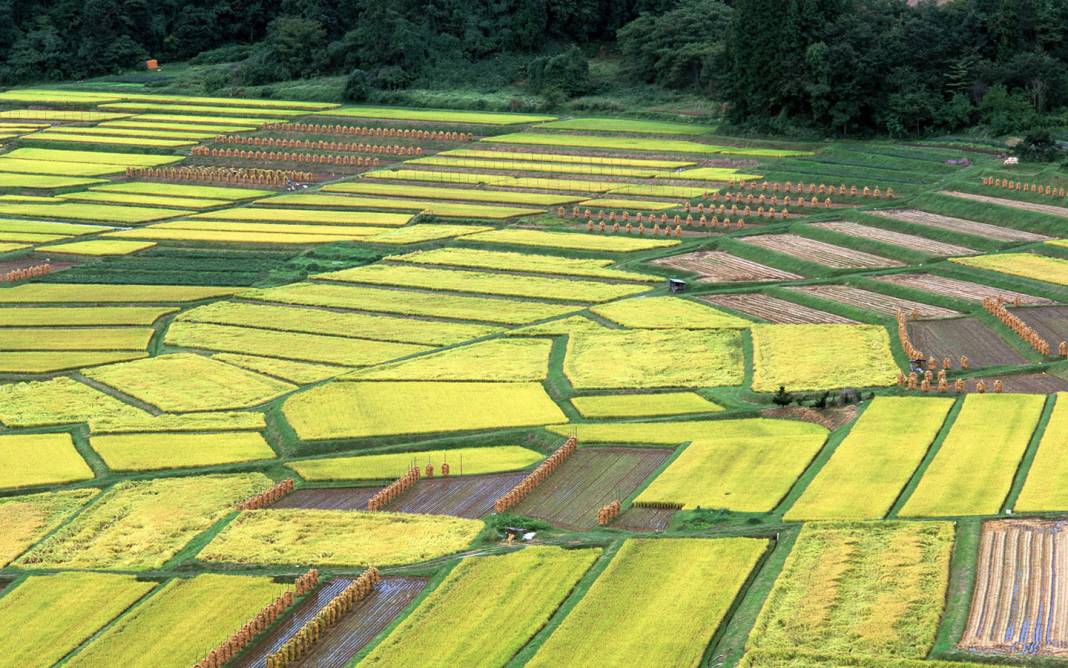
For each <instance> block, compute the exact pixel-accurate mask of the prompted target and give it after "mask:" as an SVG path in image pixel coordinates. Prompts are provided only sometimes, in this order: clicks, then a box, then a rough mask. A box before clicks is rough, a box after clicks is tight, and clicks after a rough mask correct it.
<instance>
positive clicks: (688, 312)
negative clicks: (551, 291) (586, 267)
mask: <svg viewBox="0 0 1068 668" xmlns="http://www.w3.org/2000/svg"><path fill="white" fill-rule="evenodd" d="M590 310H591V311H592V312H593V313H595V314H597V315H599V316H601V317H602V318H606V319H608V320H611V321H612V322H616V323H619V324H620V325H623V326H624V327H628V328H635V329H693V330H699V329H745V328H746V327H748V326H749V325H751V324H753V323H752V322H750V321H749V320H746V319H744V318H739V317H738V316H736V315H732V314H730V313H726V312H724V311H721V310H719V309H717V308H715V307H713V306H710V305H705V304H703V303H701V302H697V301H691V300H689V299H679V298H677V297H645V298H642V299H628V300H624V301H617V302H613V303H611V304H605V305H603V306H594V307H593V308H591V309H590Z"/></svg>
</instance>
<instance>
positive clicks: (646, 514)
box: [612, 506, 676, 532]
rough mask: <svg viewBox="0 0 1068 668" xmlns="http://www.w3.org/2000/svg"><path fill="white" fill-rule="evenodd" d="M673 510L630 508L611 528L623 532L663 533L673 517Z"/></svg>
mask: <svg viewBox="0 0 1068 668" xmlns="http://www.w3.org/2000/svg"><path fill="white" fill-rule="evenodd" d="M675 512H676V511H675V509H674V508H640V507H638V506H631V507H630V508H627V509H626V510H624V511H623V514H622V515H620V516H619V517H618V518H616V521H615V522H612V526H613V527H615V528H617V529H623V530H624V531H649V532H660V531H665V530H667V528H668V527H669V526H671V518H672V517H674V516H675Z"/></svg>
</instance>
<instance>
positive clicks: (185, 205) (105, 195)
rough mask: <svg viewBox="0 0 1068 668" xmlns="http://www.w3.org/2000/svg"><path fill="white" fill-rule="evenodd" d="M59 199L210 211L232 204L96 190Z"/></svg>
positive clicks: (62, 196) (220, 200)
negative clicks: (216, 207)
mask: <svg viewBox="0 0 1068 668" xmlns="http://www.w3.org/2000/svg"><path fill="white" fill-rule="evenodd" d="M59 197H60V198H61V199H65V200H68V201H71V202H102V203H104V204H137V205H144V206H158V207H163V208H166V209H210V208H211V207H214V206H226V205H227V204H230V201H229V200H225V199H195V198H192V197H167V196H163V195H136V194H134V193H116V192H108V191H96V190H87V191H85V192H80V193H70V194H66V195H60V196H59Z"/></svg>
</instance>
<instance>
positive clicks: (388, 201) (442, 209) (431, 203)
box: [262, 171, 545, 220]
mask: <svg viewBox="0 0 1068 668" xmlns="http://www.w3.org/2000/svg"><path fill="white" fill-rule="evenodd" d="M376 173H378V174H388V175H389V176H388V178H391V179H395V178H400V176H398V174H402V172H376ZM408 173H409V174H410V173H411V171H409V172H408ZM416 173H417V174H419V175H424V174H435V173H436V172H416ZM365 176H368V177H372V176H373V175H372V174H366V175H365ZM462 176H463V177H465V178H464V180H463V181H459V182H460V183H481V182H482V181H483V180H485V177H481V178H480V179H476V178H475V177H476V176H479V175H477V174H469V173H466V172H464V173H463V174H462ZM420 178H425V177H422V176H420ZM445 182H446V183H457V180H456V179H455V178H452V179H450V180H448V181H445ZM262 203H263V204H267V205H279V206H299V207H321V208H338V209H346V208H352V209H385V210H387V211H388V210H394V211H412V212H422V213H425V214H427V215H432V216H440V217H442V218H488V219H491V220H504V219H506V218H515V217H516V216H530V215H533V214H536V213H544V212H545V210H544V209H532V208H529V207H518V206H501V205H490V204H470V203H466V202H465V203H450V202H442V201H440V200H420V199H393V198H386V197H364V196H361V195H319V194H313V195H307V194H303V193H302V194H296V195H278V196H277V197H272V198H270V199H266V200H263V202H262Z"/></svg>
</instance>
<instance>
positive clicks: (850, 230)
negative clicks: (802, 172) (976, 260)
mask: <svg viewBox="0 0 1068 668" xmlns="http://www.w3.org/2000/svg"><path fill="white" fill-rule="evenodd" d="M812 226H813V227H817V228H820V229H824V230H831V231H832V232H838V233H839V234H847V235H849V236H851V237H858V238H861V239H871V240H873V241H881V242H882V243H885V244H890V245H892V246H900V247H901V248H907V249H909V250H913V251H917V252H919V253H926V254H928V255H938V256H942V257H948V256H950V255H974V254H975V253H977V252H978V251H976V250H975V249H974V248H968V247H966V246H959V245H957V244H947V243H945V242H944V241H934V240H932V239H927V238H925V237H918V236H916V235H914V234H903V233H901V232H893V231H890V230H884V229H882V228H881V227H870V226H868V225H858V224H857V223H848V222H844V221H829V222H826V223H813V224H812Z"/></svg>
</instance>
